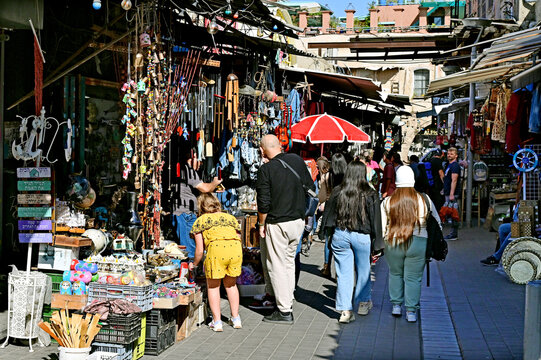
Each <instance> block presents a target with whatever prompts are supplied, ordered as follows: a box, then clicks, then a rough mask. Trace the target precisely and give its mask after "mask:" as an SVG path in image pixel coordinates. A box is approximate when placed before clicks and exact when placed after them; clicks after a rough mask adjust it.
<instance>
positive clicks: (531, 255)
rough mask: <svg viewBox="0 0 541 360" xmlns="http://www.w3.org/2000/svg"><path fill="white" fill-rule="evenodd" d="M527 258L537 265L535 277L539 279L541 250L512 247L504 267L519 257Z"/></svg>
mask: <svg viewBox="0 0 541 360" xmlns="http://www.w3.org/2000/svg"><path fill="white" fill-rule="evenodd" d="M524 258H528V259H530V260H532V261H533V262H534V263H535V266H536V267H537V273H536V276H535V278H536V279H541V251H537V250H532V249H514V250H511V252H510V253H509V254H508V256H507V258H506V261H505V264H504V267H507V268H510V266H511V265H512V264H513V263H514V262H515V261H517V260H519V259H524Z"/></svg>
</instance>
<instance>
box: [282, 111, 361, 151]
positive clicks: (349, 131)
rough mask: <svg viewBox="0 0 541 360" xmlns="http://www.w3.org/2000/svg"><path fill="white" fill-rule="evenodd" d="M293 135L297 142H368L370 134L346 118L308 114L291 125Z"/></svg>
mask: <svg viewBox="0 0 541 360" xmlns="http://www.w3.org/2000/svg"><path fill="white" fill-rule="evenodd" d="M291 137H292V138H293V141H295V142H301V143H306V142H307V141H309V142H311V143H312V144H325V143H342V142H344V141H346V140H347V141H349V142H355V143H368V142H370V136H369V135H368V134H367V133H365V132H364V131H362V130H361V129H359V128H358V127H356V126H355V125H353V124H352V123H350V122H349V121H346V120H344V119H340V118H339V117H336V116H332V115H329V114H327V113H325V114H321V115H311V116H307V117H305V118H304V119H302V120H301V121H299V122H298V123H297V124H295V125H293V126H292V127H291Z"/></svg>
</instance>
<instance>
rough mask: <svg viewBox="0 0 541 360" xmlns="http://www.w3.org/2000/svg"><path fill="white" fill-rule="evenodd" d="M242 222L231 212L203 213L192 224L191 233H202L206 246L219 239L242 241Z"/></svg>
mask: <svg viewBox="0 0 541 360" xmlns="http://www.w3.org/2000/svg"><path fill="white" fill-rule="evenodd" d="M238 232H240V224H239V222H238V220H237V219H236V218H235V217H234V216H233V215H230V214H227V213H222V212H217V213H210V214H203V215H201V216H200V217H199V218H197V220H196V221H195V223H194V224H193V225H192V229H191V232H190V233H191V234H192V235H193V234H197V233H202V234H203V239H204V240H205V248H206V247H208V246H209V244H210V243H211V242H213V241H217V240H237V241H239V242H240V237H239V234H238Z"/></svg>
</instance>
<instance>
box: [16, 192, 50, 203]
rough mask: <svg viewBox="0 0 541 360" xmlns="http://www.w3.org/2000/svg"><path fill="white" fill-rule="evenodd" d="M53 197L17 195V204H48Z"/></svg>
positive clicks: (45, 195)
mask: <svg viewBox="0 0 541 360" xmlns="http://www.w3.org/2000/svg"><path fill="white" fill-rule="evenodd" d="M52 199H53V197H52V196H51V194H18V195H17V203H18V204H50V203H51V200H52Z"/></svg>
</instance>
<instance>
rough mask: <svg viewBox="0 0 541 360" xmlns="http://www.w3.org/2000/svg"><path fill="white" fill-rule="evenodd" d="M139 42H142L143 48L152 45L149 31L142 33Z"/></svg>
mask: <svg viewBox="0 0 541 360" xmlns="http://www.w3.org/2000/svg"><path fill="white" fill-rule="evenodd" d="M139 42H140V43H141V47H143V48H144V47H148V46H150V45H151V42H150V35H149V34H147V33H142V34H141V35H139Z"/></svg>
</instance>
